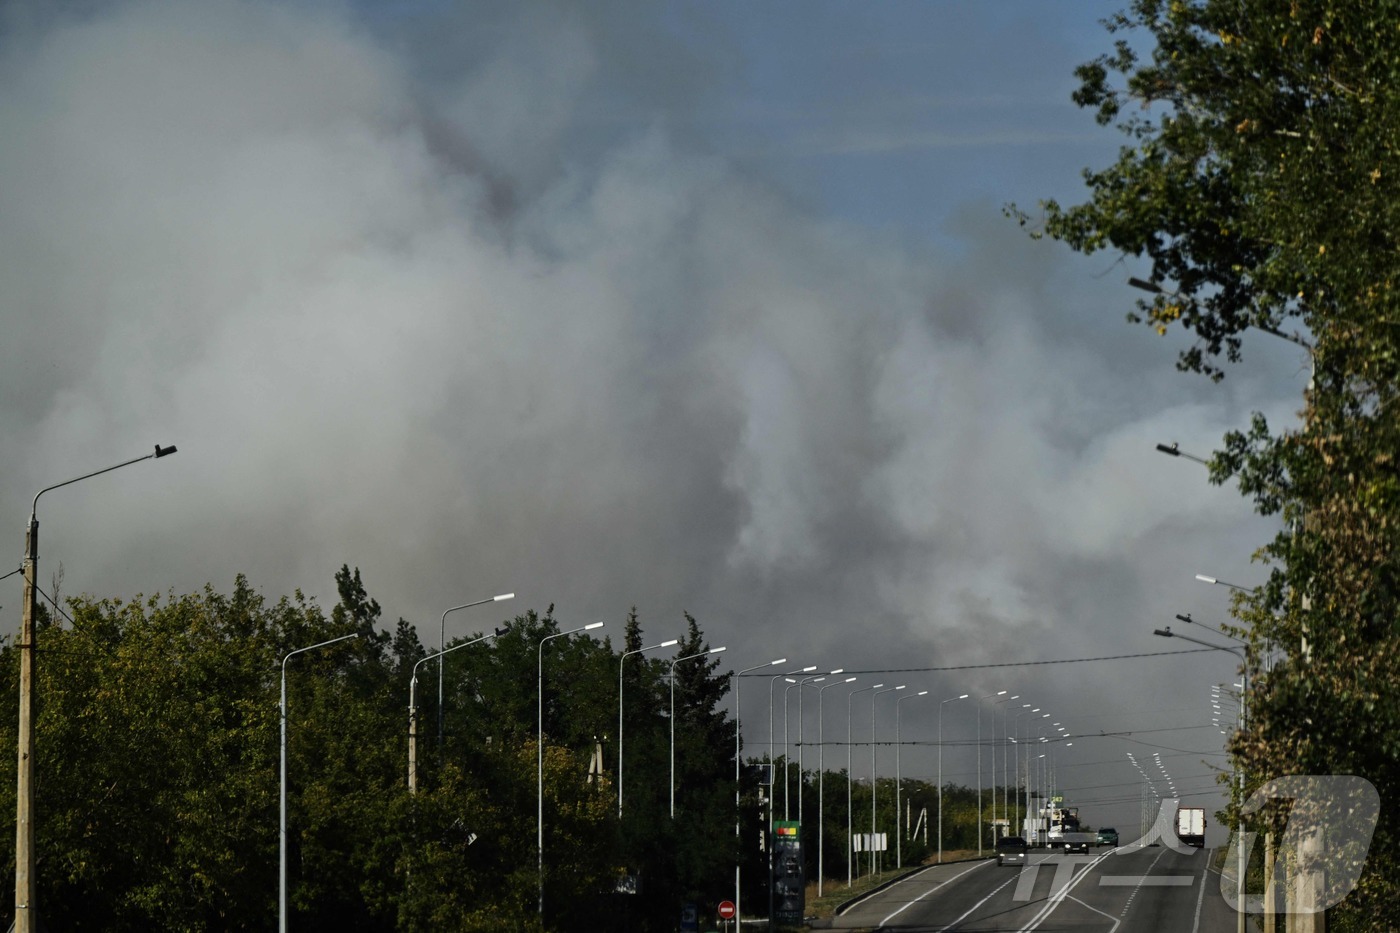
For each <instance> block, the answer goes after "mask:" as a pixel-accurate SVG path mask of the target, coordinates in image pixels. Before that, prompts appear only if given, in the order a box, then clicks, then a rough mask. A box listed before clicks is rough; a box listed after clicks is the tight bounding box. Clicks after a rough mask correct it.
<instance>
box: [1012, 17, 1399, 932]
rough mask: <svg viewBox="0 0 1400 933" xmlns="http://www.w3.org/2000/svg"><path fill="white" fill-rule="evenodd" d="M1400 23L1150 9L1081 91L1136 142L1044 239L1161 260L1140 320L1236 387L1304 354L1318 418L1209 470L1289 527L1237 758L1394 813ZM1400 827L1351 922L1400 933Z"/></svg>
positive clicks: (1265, 597)
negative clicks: (1376, 800) (1292, 350)
mask: <svg viewBox="0 0 1400 933" xmlns="http://www.w3.org/2000/svg"><path fill="white" fill-rule="evenodd" d="M1397 19H1400V6H1397V4H1396V3H1394V2H1391V0H1387V2H1376V3H1367V4H1355V3H1347V2H1342V0H1293V2H1290V3H1287V4H1283V3H1275V2H1270V0H1170V2H1168V0H1138V2H1135V3H1133V4H1132V6H1131V7H1130V9H1128V10H1127V11H1125V12H1123V13H1121V14H1119V15H1117V16H1115V17H1113V18H1112V19H1110V20H1109V21H1108V24H1107V25H1108V27H1109V29H1110V30H1111V31H1112V32H1113V33H1115V34H1117V36H1118V38H1117V40H1116V42H1115V45H1114V50H1113V51H1112V52H1111V53H1109V54H1107V55H1104V56H1102V57H1100V58H1098V59H1096V60H1095V61H1092V62H1089V63H1087V64H1085V65H1084V66H1082V67H1081V68H1080V69H1079V71H1078V76H1079V77H1080V79H1081V81H1082V84H1081V86H1080V88H1079V90H1078V91H1077V92H1076V94H1075V99H1076V101H1077V102H1078V103H1079V104H1081V105H1082V106H1085V107H1089V108H1092V109H1093V110H1094V111H1095V112H1096V116H1097V119H1098V121H1099V122H1100V123H1102V124H1106V125H1107V124H1116V125H1117V126H1118V127H1119V129H1121V130H1122V131H1123V132H1124V133H1125V135H1126V137H1127V140H1128V143H1127V144H1126V145H1125V146H1124V147H1123V148H1122V149H1121V150H1120V155H1119V158H1118V160H1117V162H1116V163H1115V164H1113V165H1111V166H1109V167H1108V168H1105V169H1102V170H1098V171H1088V172H1086V174H1085V179H1086V182H1087V183H1088V186H1089V189H1090V196H1089V199H1088V200H1087V201H1086V202H1085V203H1083V204H1079V205H1075V206H1071V207H1062V206H1061V205H1059V204H1057V203H1054V202H1048V203H1046V204H1045V205H1044V208H1045V214H1044V219H1043V227H1042V228H1040V229H1039V230H1037V233H1044V234H1048V235H1049V236H1052V237H1055V238H1057V239H1060V240H1063V241H1064V242H1066V243H1068V244H1069V245H1070V246H1071V247H1073V248H1074V249H1076V250H1080V251H1082V252H1086V253H1089V252H1094V251H1097V250H1100V249H1112V250H1116V251H1117V252H1119V253H1120V254H1123V255H1126V256H1132V257H1142V258H1144V259H1146V260H1147V261H1148V262H1149V263H1150V267H1151V278H1152V281H1153V282H1154V283H1157V287H1158V288H1160V289H1161V291H1160V292H1158V293H1157V294H1156V296H1155V297H1154V298H1152V299H1151V300H1150V301H1141V302H1139V305H1138V308H1137V310H1136V311H1134V312H1133V313H1132V314H1131V315H1130V318H1132V319H1135V320H1140V321H1144V322H1145V323H1147V324H1148V325H1149V326H1151V327H1152V328H1154V329H1155V330H1157V331H1158V332H1159V333H1165V332H1166V331H1167V330H1168V328H1171V327H1176V326H1180V327H1184V328H1185V329H1186V330H1187V331H1188V332H1190V333H1191V334H1193V335H1194V336H1195V337H1196V338H1197V340H1196V341H1195V342H1194V343H1193V344H1192V345H1191V346H1190V347H1189V348H1188V349H1187V350H1185V351H1184V352H1183V353H1182V354H1181V355H1180V358H1179V365H1180V366H1181V367H1182V368H1184V369H1187V370H1193V371H1198V372H1202V373H1206V374H1208V375H1209V376H1211V377H1212V378H1216V379H1219V378H1221V377H1222V376H1223V375H1224V372H1225V370H1224V368H1223V362H1222V357H1223V358H1224V361H1229V362H1233V361H1236V360H1238V359H1239V357H1240V354H1241V351H1242V348H1243V346H1244V341H1245V340H1246V338H1248V337H1249V336H1250V335H1251V334H1252V333H1254V332H1268V333H1273V334H1275V335H1282V336H1287V337H1290V338H1296V339H1297V340H1298V341H1299V342H1301V343H1303V344H1305V345H1307V346H1308V347H1309V351H1308V352H1309V354H1310V357H1311V361H1312V366H1313V372H1314V377H1313V382H1312V385H1311V386H1310V387H1309V390H1308V392H1307V393H1306V396H1305V398H1304V400H1303V403H1304V407H1303V419H1302V424H1301V425H1300V426H1298V427H1294V428H1289V429H1286V430H1281V431H1274V430H1271V428H1270V426H1269V425H1268V424H1267V422H1266V421H1265V420H1264V419H1263V417H1262V416H1258V415H1256V416H1255V418H1254V419H1253V423H1252V424H1251V426H1250V428H1249V429H1248V430H1247V431H1240V432H1233V433H1231V434H1230V435H1227V437H1226V438H1225V440H1224V448H1223V450H1222V451H1221V452H1220V453H1219V454H1218V455H1217V456H1216V457H1215V459H1214V462H1213V464H1212V478H1213V479H1214V480H1215V481H1216V482H1223V481H1224V480H1226V479H1227V478H1230V477H1234V478H1236V479H1237V480H1238V482H1239V485H1240V488H1241V489H1242V490H1243V491H1244V492H1245V494H1247V495H1250V496H1252V497H1253V498H1254V500H1255V502H1256V503H1257V506H1258V508H1259V510H1260V511H1261V512H1263V513H1265V514H1281V515H1282V517H1283V518H1284V520H1285V528H1284V530H1283V531H1282V532H1280V533H1279V534H1278V536H1277V537H1275V538H1274V539H1273V540H1272V541H1270V542H1267V543H1266V544H1265V545H1264V546H1263V547H1262V548H1261V549H1260V552H1259V555H1258V556H1259V557H1260V558H1261V559H1263V560H1265V561H1267V562H1269V563H1270V564H1271V565H1272V570H1271V574H1270V579H1269V581H1268V583H1267V584H1266V585H1265V586H1263V587H1261V588H1260V589H1259V590H1258V591H1256V592H1255V593H1251V594H1244V595H1242V596H1241V597H1239V599H1238V601H1237V605H1236V614H1237V617H1238V618H1239V620H1240V623H1241V626H1240V629H1239V631H1240V633H1241V634H1243V635H1244V636H1246V637H1247V638H1248V639H1249V641H1250V644H1251V648H1252V651H1251V655H1252V663H1253V664H1254V665H1255V666H1258V665H1259V662H1260V659H1261V658H1263V657H1265V656H1268V655H1281V656H1282V657H1281V660H1280V661H1278V662H1277V663H1275V664H1274V665H1273V666H1272V668H1271V669H1270V670H1267V671H1261V670H1256V671H1255V672H1254V685H1255V690H1254V694H1253V696H1251V703H1250V706H1251V712H1252V714H1253V715H1252V722H1251V723H1250V726H1249V729H1248V732H1247V733H1246V734H1244V735H1243V736H1242V737H1241V738H1240V739H1239V740H1237V741H1236V743H1235V744H1234V746H1233V753H1234V754H1235V756H1236V758H1237V760H1238V762H1239V763H1240V764H1241V765H1242V766H1243V767H1244V768H1245V769H1246V771H1247V773H1248V774H1249V775H1250V776H1251V778H1252V779H1255V780H1263V779H1266V778H1269V777H1273V776H1277V775H1283V774H1333V773H1352V774H1358V775H1361V776H1364V777H1366V778H1367V779H1369V780H1370V781H1371V782H1372V783H1373V784H1375V785H1376V787H1377V789H1378V790H1379V791H1380V794H1381V797H1382V799H1389V798H1390V796H1391V795H1392V794H1393V793H1394V792H1396V791H1400V786H1397V783H1400V767H1397V765H1400V743H1397V742H1396V739H1395V736H1396V735H1400V700H1397V691H1396V690H1395V686H1396V676H1395V674H1394V669H1393V665H1391V664H1390V663H1388V659H1389V658H1391V657H1393V656H1394V653H1395V651H1396V649H1397V648H1400V631H1397V626H1396V620H1397V617H1400V613H1398V612H1397V610H1400V600H1397V593H1398V592H1400V591H1398V590H1397V583H1398V582H1400V581H1398V580H1397V555H1398V554H1400V547H1398V546H1400V539H1398V537H1397V536H1400V475H1397V471H1396V466H1395V459H1394V457H1395V451H1396V449H1397V441H1400V426H1398V425H1397V423H1396V411H1397V407H1396V405H1395V404H1394V403H1395V400H1396V396H1397V394H1400V378H1397V376H1398V375H1400V353H1398V352H1397V341H1400V327H1397V324H1400V306H1397V302H1400V293H1398V292H1397V291H1396V289H1395V288H1394V287H1393V286H1394V283H1395V281H1396V278H1397V264H1400V252H1397V249H1396V246H1397V241H1396V238H1397V235H1398V234H1397V231H1400V226H1397V224H1396V220H1397V217H1396V212H1397V211H1400V169H1397V166H1396V151H1397V144H1398V143H1400V138H1398V137H1400V92H1398V91H1397V88H1400V33H1398V32H1397V31H1396V29H1395V28H1394V25H1395V23H1396V21H1397ZM1149 44H1150V45H1151V48H1150V51H1149V52H1148V54H1147V55H1146V57H1144V55H1143V53H1142V52H1141V51H1140V50H1142V49H1144V48H1146V47H1147V46H1148V45H1149ZM1018 216H1019V217H1020V218H1021V220H1022V221H1023V222H1031V220H1032V218H1030V217H1029V216H1028V215H1026V214H1024V213H1018ZM1300 333H1301V336H1298V334H1300ZM1262 339H1273V337H1263V338H1262ZM1397 832H1400V819H1397V817H1396V815H1395V814H1394V812H1393V810H1391V809H1389V808H1387V809H1384V810H1383V812H1382V817H1381V823H1380V826H1379V827H1378V828H1377V832H1376V836H1375V839H1374V840H1373V843H1372V845H1371V848H1370V857H1369V859H1368V861H1367V864H1366V870H1365V873H1364V874H1363V876H1362V880H1361V883H1360V885H1359V887H1358V889H1357V891H1356V892H1355V893H1354V894H1353V895H1352V896H1351V897H1349V898H1348V899H1347V900H1346V901H1345V902H1343V903H1342V904H1341V905H1340V906H1339V907H1338V908H1336V909H1334V910H1333V911H1331V912H1330V916H1329V920H1330V921H1331V922H1332V923H1334V924H1335V926H1336V928H1337V929H1344V930H1345V929H1368V928H1372V927H1375V926H1384V925H1385V924H1386V923H1388V921H1389V911H1390V905H1391V904H1393V903H1394V901H1395V899H1396V897H1397V896H1400V866H1397V865H1396V864H1395V863H1396V859H1397V856H1396V852H1397V851H1398V849H1397V842H1400V838H1397Z"/></svg>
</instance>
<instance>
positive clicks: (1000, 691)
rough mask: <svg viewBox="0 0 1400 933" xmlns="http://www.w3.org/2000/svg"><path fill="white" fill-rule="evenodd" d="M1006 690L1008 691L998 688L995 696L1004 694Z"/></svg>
mask: <svg viewBox="0 0 1400 933" xmlns="http://www.w3.org/2000/svg"><path fill="white" fill-rule="evenodd" d="M1008 692H1009V691H1006V690H998V691H997V693H996V695H997V696H1005V695H1006V694H1007V693H1008Z"/></svg>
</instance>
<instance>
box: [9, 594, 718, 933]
mask: <svg viewBox="0 0 1400 933" xmlns="http://www.w3.org/2000/svg"><path fill="white" fill-rule="evenodd" d="M336 584H337V589H338V593H339V598H340V601H339V603H338V604H337V605H336V606H335V607H334V609H333V610H332V612H331V613H330V617H329V618H327V617H326V616H325V615H324V614H323V613H322V611H321V610H320V609H319V608H318V607H317V606H316V605H315V604H314V603H311V602H308V601H307V600H305V599H304V598H303V597H302V596H301V595H300V594H299V593H298V594H296V596H295V597H294V598H291V599H282V600H279V601H277V602H276V603H271V602H269V601H267V600H265V599H264V598H263V597H262V596H261V595H260V594H258V593H257V592H255V591H254V590H252V589H251V588H250V587H249V585H248V582H247V581H246V580H245V579H243V578H242V577H241V576H240V577H238V578H237V580H236V582H235V585H234V590H233V592H232V593H231V594H230V595H223V594H220V593H216V592H214V591H213V590H212V588H206V589H205V591H204V592H203V593H202V594H198V595H187V596H181V597H176V596H173V595H171V596H167V597H164V598H152V599H148V600H140V599H139V600H137V601H134V602H129V603H124V602H120V601H116V600H89V599H81V600H70V606H71V614H72V617H73V620H74V624H73V625H72V626H63V625H60V624H56V623H49V624H46V625H45V626H44V629H43V631H42V632H41V634H40V652H39V663H38V682H37V695H38V721H37V726H36V749H37V754H38V759H37V768H36V770H37V780H36V787H37V800H38V823H37V839H38V846H39V852H40V853H41V857H40V861H39V866H38V884H39V902H40V905H41V910H42V914H43V917H44V922H45V923H46V924H47V925H48V926H49V927H50V928H52V929H79V930H80V929H101V930H117V931H120V930H150V929H163V930H243V929H248V930H254V929H257V930H265V929H269V928H271V927H272V926H274V925H275V923H276V917H277V892H278V874H277V865H278V822H279V781H278V773H279V758H280V753H279V741H280V740H279V736H280V716H279V693H280V688H281V681H282V674H283V669H284V659H286V658H287V657H288V654H289V652H293V651H296V650H298V649H301V648H305V647H308V646H311V645H316V644H319V643H320V642H323V641H327V640H330V639H334V638H337V637H339V636H342V635H346V634H351V633H354V634H358V635H359V636H360V637H359V638H358V639H356V640H353V641H344V642H338V643H336V644H333V645H329V646H326V647H325V648H323V649H319V650H316V651H311V652H304V653H298V654H296V655H295V656H294V657H291V658H290V659H289V660H287V661H286V662H285V671H286V684H287V736H288V756H287V772H288V804H289V807H288V810H289V813H288V825H289V846H288V853H289V860H288V861H289V894H290V897H289V900H290V907H291V912H292V915H293V916H292V918H291V919H292V922H293V925H295V926H297V927H301V928H319V929H337V930H341V929H343V930H365V931H376V930H441V929H452V930H482V931H494V930H541V929H549V930H561V931H567V930H596V929H599V928H600V926H599V924H600V922H601V921H600V920H599V918H606V917H618V918H623V919H621V920H619V923H621V924H622V925H623V926H624V927H625V928H627V929H634V930H649V929H670V928H671V927H672V926H673V925H674V920H675V917H676V915H677V911H678V909H679V904H680V903H681V901H682V900H683V899H696V900H701V901H704V902H707V903H711V904H712V903H713V902H714V901H716V900H718V899H719V897H722V896H725V895H727V894H728V893H729V890H730V886H731V884H732V878H733V874H732V873H733V865H734V859H735V858H736V852H735V850H734V838H733V819H734V807H733V791H734V788H733V773H732V767H733V754H732V749H733V747H734V745H733V743H734V732H733V723H732V721H730V720H729V718H728V717H727V715H726V714H725V711H724V703H723V701H724V699H725V695H726V690H727V685H728V678H727V677H723V676H718V665H717V664H716V663H715V661H713V660H710V659H708V658H706V659H696V660H694V661H688V662H686V663H684V664H681V665H679V666H677V669H676V712H675V726H676V730H675V748H676V758H675V761H676V810H677V817H676V819H675V821H672V820H671V818H670V780H671V773H670V761H671V758H670V747H671V741H670V739H671V728H670V727H671V722H670V716H671V712H670V689H669V688H670V683H669V680H668V679H667V677H666V673H667V671H668V669H669V662H668V661H667V660H665V659H662V658H655V657H641V656H639V657H634V658H631V659H629V660H628V662H627V667H626V669H625V674H626V675H627V683H626V687H627V692H626V696H625V701H626V702H625V715H626V719H625V724H626V728H627V746H626V752H627V761H626V765H627V771H626V775H627V805H628V812H627V819H626V820H625V821H619V819H618V816H617V799H616V790H617V787H616V784H615V783H614V780H615V778H616V769H615V765H616V758H615V755H616V751H617V745H616V736H615V732H616V727H617V710H618V695H617V675H618V664H619V660H618V659H619V654H618V653H617V652H615V651H614V650H613V649H612V647H611V646H610V644H608V643H607V642H598V641H596V640H594V639H592V638H589V637H586V636H583V635H573V636H570V637H561V638H556V639H552V640H551V641H549V642H548V643H546V644H545V646H544V649H543V651H541V650H540V643H541V640H542V639H543V638H545V637H546V636H549V635H555V634H558V633H559V632H560V628H559V626H558V625H557V623H556V621H555V619H554V617H553V608H552V607H551V608H550V610H549V611H548V612H546V614H545V615H544V616H543V617H540V616H538V615H536V614H535V613H533V612H528V613H525V614H524V615H521V616H519V617H517V618H516V619H514V620H513V621H511V622H510V623H509V624H508V625H506V626H505V627H504V628H502V629H496V628H495V627H494V626H493V627H492V628H491V629H489V631H493V632H498V633H499V634H498V635H497V637H495V638H494V639H485V640H483V641H481V642H480V643H479V644H477V645H474V646H471V647H464V650H462V651H460V652H456V653H453V654H451V655H448V656H447V657H446V658H445V660H446V661H447V662H448V663H447V665H446V666H445V668H444V674H445V682H446V684H447V685H448V688H449V689H448V693H447V696H446V697H445V709H444V713H445V722H446V724H447V731H446V740H445V742H444V743H443V744H442V746H441V747H439V746H438V745H437V743H436V741H435V740H434V735H433V733H434V730H430V729H422V730H421V734H420V738H419V749H418V754H419V776H420V781H419V791H418V793H417V794H414V795H410V794H409V792H408V788H407V781H406V770H407V769H406V763H407V754H408V741H407V738H408V737H407V717H406V715H405V706H406V704H407V699H408V696H409V681H410V678H411V677H412V674H413V667H414V665H415V664H417V662H419V661H421V660H422V659H423V658H424V657H425V650H424V648H423V646H422V644H421V643H420V641H419V639H418V636H417V634H416V631H415V629H414V627H413V626H412V625H411V624H410V623H409V622H407V621H406V620H403V619H399V620H398V623H397V626H396V627H395V630H394V631H393V633H392V634H391V633H390V632H387V631H383V630H382V629H381V628H380V627H379V625H378V623H379V621H380V614H381V613H380V607H379V604H378V603H377V602H376V601H375V600H373V599H371V598H370V597H369V595H368V592H367V590H366V587H365V584H364V581H363V580H362V578H361V576H360V573H359V571H358V570H355V571H351V570H350V569H349V568H348V566H347V567H342V568H341V570H340V571H339V572H338V573H337V574H336ZM630 619H631V622H630V625H629V629H630V637H635V638H640V637H641V623H640V621H639V620H638V619H637V616H636V613H635V611H634V612H633V613H632V614H631V616H630ZM687 621H688V631H687V636H686V639H685V641H684V643H683V644H682V645H681V646H680V648H681V650H682V651H683V652H686V653H692V654H693V653H697V652H702V651H706V650H708V645H707V643H706V642H705V639H704V635H703V633H702V632H701V630H700V628H699V625H698V624H697V623H696V622H695V620H694V619H693V618H690V617H687ZM478 637H479V634H472V635H468V636H465V637H464V638H463V639H460V640H458V641H456V642H453V643H451V644H449V645H448V647H453V646H455V645H465V642H466V641H470V640H474V639H476V638H478ZM677 656H678V657H679V656H683V654H682V655H677ZM0 670H3V672H4V673H5V675H6V676H7V677H8V678H9V683H10V684H11V689H9V690H7V691H5V692H4V693H3V696H0V713H3V714H4V719H3V721H0V736H3V737H4V738H5V739H7V740H8V741H10V742H11V743H13V742H14V740H15V735H14V728H15V725H14V724H15V722H16V720H17V715H18V713H17V708H16V701H15V696H16V691H15V689H14V685H15V683H16V681H17V679H18V654H17V652H16V650H15V649H14V647H13V646H12V645H9V644H0ZM425 672H432V673H434V674H435V673H436V671H434V670H433V665H432V664H424V665H423V666H422V667H421V668H420V669H419V677H420V681H422V680H424V679H425V678H426V676H427V674H426V673H425ZM537 683H542V684H543V686H544V691H543V695H542V697H541V696H540V694H539V693H538V692H537V689H536V686H537ZM419 686H420V690H419V691H418V694H419V696H420V700H419V702H420V706H422V707H429V706H431V705H432V704H434V703H435V702H436V699H435V696H434V697H429V696H427V695H428V694H429V693H435V691H427V690H422V689H421V687H422V683H421V682H420V685H419ZM434 713H435V709H420V723H421V722H429V721H432V719H433V718H434V716H433V714H434ZM537 717H539V718H538V719H537ZM541 723H542V726H543V731H542V735H543V740H544V745H543V748H542V750H541V748H540V746H539V744H538V737H539V736H540V734H541V732H540V725H541ZM598 748H602V750H603V759H602V764H603V768H602V772H601V773H598V774H594V775H592V776H590V774H589V772H590V763H591V762H593V759H594V752H595V750H596V749H598ZM4 761H5V764H3V765H0V806H11V807H13V804H14V796H13V794H14V790H13V788H14V786H15V782H14V772H13V770H12V769H13V768H14V758H13V756H10V757H9V758H6V759H4ZM537 769H538V770H537ZM7 770H8V776H6V773H5V772H6V771H7ZM594 770H596V769H594ZM540 786H542V787H543V791H544V794H543V801H542V803H543V826H544V853H545V873H544V897H545V908H546V914H545V924H543V925H541V923H540V919H539V915H538V905H539V868H538V857H537V851H536V844H535V826H536V814H537V808H538V807H539V805H540V800H539V798H538V794H537V790H538V788H539V787H540ZM11 844H12V843H11ZM9 858H10V859H11V861H13V851H12V850H11V852H10V854H9ZM624 870H630V871H631V872H634V873H640V874H641V876H642V879H643V886H642V891H641V893H640V894H637V895H620V894H616V893H614V890H615V888H616V886H617V883H618V881H619V878H620V877H621V873H622V872H623V871H624Z"/></svg>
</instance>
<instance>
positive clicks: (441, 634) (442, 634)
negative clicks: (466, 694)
mask: <svg viewBox="0 0 1400 933" xmlns="http://www.w3.org/2000/svg"><path fill="white" fill-rule="evenodd" d="M514 598H515V594H514V593H502V594H501V595H500V596H492V597H491V598H490V599H478V600H477V601H476V602H474V603H466V604H464V605H461V606H453V607H452V608H451V609H449V610H447V612H444V613H443V614H442V625H441V626H440V627H439V628H438V654H436V655H434V657H439V658H440V657H442V655H443V654H445V653H446V652H444V651H443V650H442V649H444V648H446V647H447V613H448V612H456V611H457V610H458V609H470V608H472V607H473V606H484V605H486V604H487V603H498V602H500V601H501V600H503V599H514ZM442 669H443V664H442V663H441V662H439V663H438V715H437V720H438V749H439V754H441V749H442V734H443V729H442V726H443V705H442Z"/></svg>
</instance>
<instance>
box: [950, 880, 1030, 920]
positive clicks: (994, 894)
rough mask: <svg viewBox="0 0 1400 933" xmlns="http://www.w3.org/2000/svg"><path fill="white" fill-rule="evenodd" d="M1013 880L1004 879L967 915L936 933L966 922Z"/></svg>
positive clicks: (973, 906) (969, 910)
mask: <svg viewBox="0 0 1400 933" xmlns="http://www.w3.org/2000/svg"><path fill="white" fill-rule="evenodd" d="M1029 868H1030V866H1029V865H1027V866H1026V867H1025V868H1023V869H1021V871H1026V870H1028V869H1029ZM1020 873H1021V872H1017V873H1016V874H1018V875H1019V874H1020ZM1015 880H1016V879H1015V878H1014V877H1012V878H1007V879H1006V880H1005V881H1003V882H1002V883H1001V884H999V885H997V886H996V887H995V888H993V889H992V893H991V894H988V895H987V896H986V897H984V898H982V899H981V900H980V901H978V902H977V903H976V904H973V905H972V907H971V908H969V909H968V911H967V913H965V914H963V915H962V916H961V917H959V918H958V919H956V920H954V921H953V922H952V923H950V924H948V925H947V926H946V927H944V928H943V929H941V930H939V931H938V933H947V931H948V930H951V929H952V928H953V927H955V926H957V925H958V924H959V923H962V922H963V921H964V920H966V919H967V918H968V917H969V916H971V915H972V914H973V913H974V912H975V911H976V910H977V908H979V907H981V906H982V905H983V904H985V903H987V902H988V901H990V900H991V899H992V898H993V897H995V896H996V895H997V892H998V891H1000V890H1001V889H1002V888H1004V887H1006V886H1007V885H1008V884H1010V883H1011V882H1013V881H1015Z"/></svg>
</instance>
